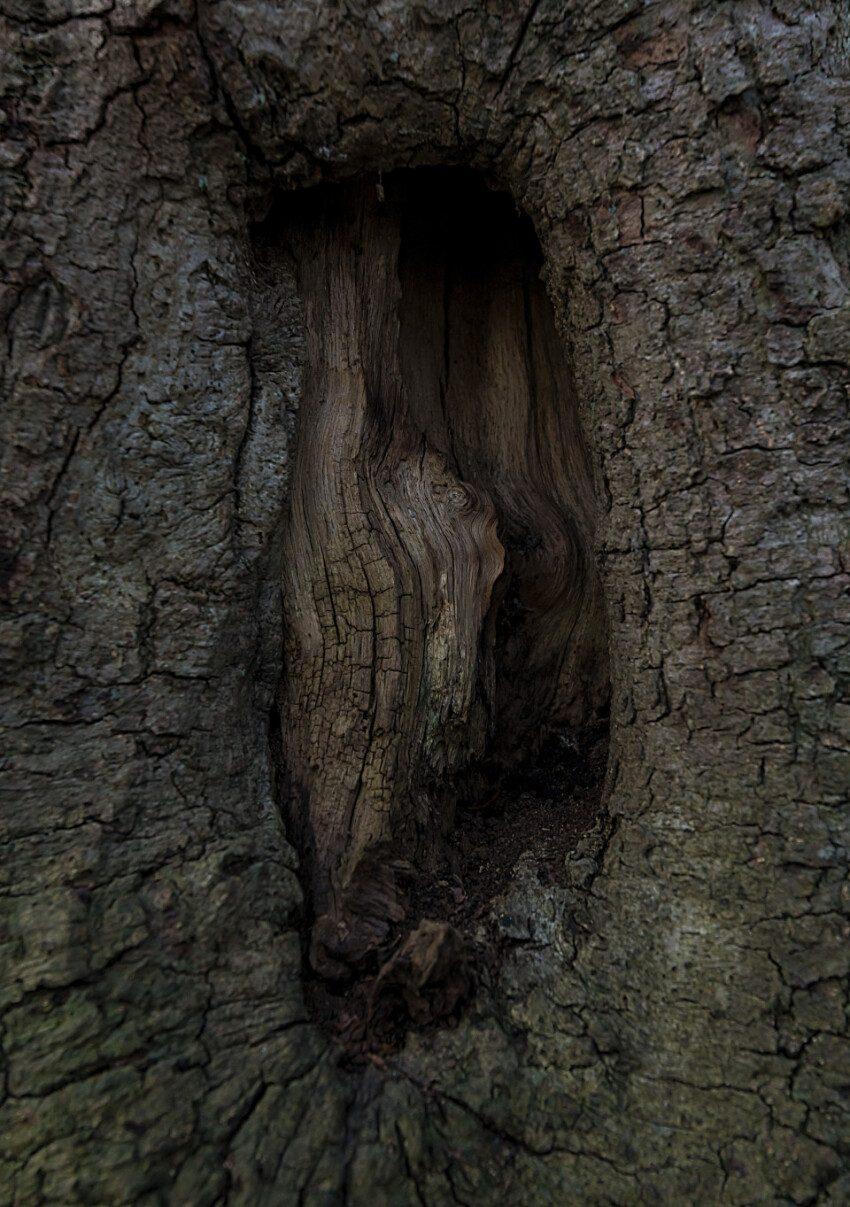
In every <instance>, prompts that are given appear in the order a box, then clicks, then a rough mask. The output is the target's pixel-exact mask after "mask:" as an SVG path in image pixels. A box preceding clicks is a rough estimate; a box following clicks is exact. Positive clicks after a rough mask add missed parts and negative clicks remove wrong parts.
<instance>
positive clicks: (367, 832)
mask: <svg viewBox="0 0 850 1207" xmlns="http://www.w3.org/2000/svg"><path fill="white" fill-rule="evenodd" d="M473 179H474V178H473ZM380 189H381V196H380V198H379V195H378V190H377V187H376V183H375V180H374V179H372V178H369V179H366V180H364V181H362V182H360V183H358V184H357V185H355V186H348V187H345V188H343V187H342V186H331V187H330V188H329V189H326V190H323V191H316V190H312V191H307V192H306V193H304V194H303V196H299V197H297V198H296V200H295V201H294V202H290V203H289V205H287V204H286V203H285V202H284V204H283V205H282V207H281V211H282V212H281V211H277V212H273V214H272V216H271V217H270V218H268V219H267V220H266V222H265V223H264V226H263V230H264V234H265V237H266V238H267V239H268V240H270V241H272V246H271V247H266V246H263V245H261V246H259V247H258V249H257V253H256V254H257V257H258V260H259V261H261V262H263V263H265V264H266V265H270V264H274V250H273V247H274V241H275V240H277V241H280V240H283V241H284V243H285V244H286V245H288V247H289V249H290V253H291V254H292V256H293V257H294V259H295V262H296V264H297V266H298V280H299V291H300V294H301V296H302V297H303V299H304V306H305V312H304V324H305V330H306V357H307V361H306V365H307V367H306V372H305V380H304V388H303V392H302V397H301V402H300V409H299V436H298V447H297V453H296V456H295V459H294V469H293V478H292V491H291V497H292V501H291V506H290V514H289V517H288V520H287V522H286V526H285V537H284V543H283V553H282V557H283V578H282V585H283V608H284V627H285V634H286V640H285V647H284V676H283V681H282V687H281V722H282V734H283V753H284V758H285V763H286V774H287V777H288V781H289V783H290V795H291V800H292V804H291V808H290V816H291V818H292V824H293V834H294V837H295V838H296V840H297V841H298V844H299V847H300V848H301V850H302V851H303V852H304V853H305V856H306V858H307V861H308V864H309V867H310V873H311V876H310V878H311V881H312V884H313V897H314V908H315V911H316V915H317V922H316V924H315V927H314V929H313V944H312V948H311V959H312V962H313V964H314V965H315V967H316V968H317V969H318V970H319V971H324V972H327V973H329V974H334V973H340V972H342V971H343V969H344V963H343V962H345V961H347V962H349V963H351V964H356V963H358V962H360V961H362V960H363V958H364V957H365V956H366V955H368V954H370V953H374V950H375V948H376V947H377V946H379V945H382V944H384V943H385V942H386V941H387V940H388V938H389V937H390V936H391V933H392V927H393V925H394V924H397V923H398V922H400V921H401V919H402V918H403V916H404V903H403V902H404V892H403V886H402V884H401V883H399V881H400V879H401V880H403V877H404V873H405V870H407V871H409V870H410V869H411V867H413V866H415V867H417V868H427V866H428V865H429V862H431V861H432V857H433V854H434V848H435V844H436V843H438V842H439V840H440V839H441V837H443V836H444V834H445V832H446V829H447V827H448V826H449V825H450V824H451V821H452V811H451V789H452V776H453V775H454V774H456V773H457V772H459V771H462V770H463V769H464V768H465V767H467V766H468V765H469V763H470V762H471V760H472V759H473V758H474V757H475V756H481V755H483V754H484V751H485V743H486V740H487V738H488V737H493V738H494V739H495V745H496V746H497V748H498V749H499V750H500V751H501V752H502V753H503V754H504V753H506V752H507V751H508V750H510V749H511V748H513V749H514V750H516V749H517V748H518V749H519V750H520V751H522V750H523V749H524V748H527V747H528V746H530V745H532V744H533V743H534V742H535V741H540V740H541V738H542V737H545V736H546V734H547V733H548V732H549V730H550V729H551V728H553V727H557V728H559V729H562V730H563V729H564V728H565V727H569V726H573V727H580V726H581V725H582V724H585V723H587V722H588V721H590V720H592V719H593V718H594V717H595V716H596V715H597V713H598V711H599V710H600V709H601V707H602V706H603V705H604V704H605V703H606V700H607V687H608V683H607V658H606V652H605V644H604V641H605V634H604V621H603V620H602V618H601V617H600V615H599V611H600V606H599V588H598V583H597V580H596V577H595V574H594V570H593V545H592V538H593V520H594V512H595V508H594V504H593V485H592V480H591V477H590V470H589V464H588V458H587V452H586V448H585V445H584V442H583V439H582V436H581V432H580V429H579V427H578V421H577V415H576V408H575V394H574V390H572V389H571V388H570V382H569V377H568V374H567V372H566V366H565V365H564V364H563V355H562V352H561V349H560V346H559V344H558V340H557V336H556V333H555V330H554V325H553V320H552V316H551V308H550V306H549V304H548V300H547V299H546V297H545V294H544V293H543V290H542V287H541V285H540V283H539V281H538V280H537V279H536V276H535V273H534V266H533V264H529V263H526V258H527V256H528V254H529V249H528V247H527V246H526V245H525V244H526V242H530V244H531V255H532V256H533V255H535V253H536V254H538V255H539V252H537V249H536V247H535V244H534V240H533V235H530V233H527V232H525V231H524V228H522V227H521V224H520V223H519V222H518V220H517V217H516V214H515V209H514V206H513V203H512V202H511V200H510V198H509V196H508V195H503V196H500V197H499V198H498V199H495V198H494V196H493V194H492V193H491V192H490V191H489V190H487V189H486V188H485V187H484V185H483V183H481V182H480V181H475V182H474V183H473V180H471V179H470V178H469V177H468V176H467V175H464V174H463V173H460V174H458V173H451V172H448V173H436V174H434V173H428V172H424V173H423V172H421V171H420V172H419V173H413V174H410V173H408V174H407V175H402V176H399V175H394V176H392V177H390V176H387V177H384V179H383V183H382V184H381V186H380ZM293 209H294V213H292V214H290V211H291V210H293ZM521 232H522V233H526V234H527V240H526V241H524V240H523V239H522V237H521ZM280 254H283V253H281V252H278V255H280ZM278 271H279V269H278ZM267 276H268V277H269V279H270V280H273V279H274V276H275V270H274V269H273V268H272V270H271V272H270V273H268V272H267ZM500 538H501V539H500ZM502 540H504V541H506V542H507V543H508V546H509V553H508V555H507V558H506V551H505V548H504V547H503V545H502V543H501V541H502ZM506 561H507V563H508V564H507V566H506ZM508 592H510V593H511V595H512V597H513V603H512V608H511V612H512V613H513V615H512V616H511V617H506V616H505V614H506V612H507V611H508V609H507V607H505V606H504V605H503V607H502V609H501V611H500V609H499V605H500V603H502V601H503V599H504V596H505V595H506V593H508ZM500 628H503V629H505V630H506V631H505V632H504V633H501V634H500V633H499V632H498V631H497V630H499V629H500ZM497 695H500V696H501V699H500V700H498V707H497Z"/></svg>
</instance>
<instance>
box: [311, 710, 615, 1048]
mask: <svg viewBox="0 0 850 1207" xmlns="http://www.w3.org/2000/svg"><path fill="white" fill-rule="evenodd" d="M607 758H608V731H607V725H601V724H600V725H597V726H592V727H589V728H588V729H586V730H585V731H584V732H583V734H582V735H581V736H580V737H579V738H578V739H574V738H572V737H569V738H567V737H562V736H557V735H556V736H553V737H551V738H550V739H549V740H548V741H547V742H546V744H545V745H544V747H543V748H542V750H541V751H540V753H539V754H538V755H537V756H535V757H534V758H532V759H529V760H528V761H527V762H526V763H524V764H523V765H522V766H521V767H519V768H517V769H515V770H513V771H510V772H507V773H506V772H505V771H504V769H498V768H497V767H496V765H495V764H493V765H492V766H488V765H486V764H485V765H484V766H483V767H481V768H479V772H478V775H477V777H476V779H477V785H476V788H477V790H476V791H475V792H474V794H473V793H472V792H470V793H469V794H468V795H466V796H463V795H462V796H460V797H459V799H458V802H457V811H456V815H455V826H454V829H453V830H452V832H451V833H450V834H449V836H448V839H447V842H446V844H445V847H444V850H443V852H442V856H441V859H440V862H439V864H438V866H437V869H436V870H435V871H431V872H427V873H417V874H415V875H414V876H413V877H412V878H411V881H410V884H409V886H408V893H407V896H408V910H407V925H406V927H405V929H404V932H403V933H402V934H401V935H400V936H399V937H398V939H397V941H396V943H395V945H394V947H393V949H391V950H390V951H389V952H387V953H386V957H385V959H384V961H383V962H382V963H381V964H380V966H376V967H375V968H374V969H373V970H372V972H371V974H370V975H367V976H363V977H361V978H359V979H358V980H356V981H353V982H350V983H347V984H345V985H339V984H333V983H330V982H328V981H326V980H324V979H322V978H321V977H317V976H312V977H308V979H307V981H306V983H305V996H306V1002H307V1008H308V1011H309V1013H310V1016H311V1018H312V1019H313V1021H314V1022H315V1023H316V1024H317V1025H318V1026H319V1027H320V1028H321V1029H322V1030H323V1031H324V1032H325V1033H326V1034H327V1035H329V1036H330V1037H331V1038H332V1039H333V1040H334V1041H335V1042H336V1043H338V1044H339V1045H340V1047H342V1048H343V1049H344V1051H345V1053H346V1058H347V1060H349V1061H350V1062H351V1063H353V1064H354V1065H357V1064H360V1063H362V1062H370V1063H371V1062H375V1061H377V1062H378V1063H380V1061H381V1060H382V1059H383V1058H384V1057H386V1056H389V1055H391V1054H392V1053H393V1052H395V1051H397V1050H398V1049H399V1048H400V1047H402V1046H403V1044H404V1042H405V1039H406V1037H407V1034H408V1031H409V1030H411V1029H412V1028H416V1029H418V1030H423V1031H426V1032H427V1031H429V1030H430V1031H435V1030H437V1029H439V1028H440V1027H445V1026H449V1027H452V1026H456V1025H457V1022H458V1020H459V1018H460V1016H461V1015H462V1013H463V1011H464V1009H465V1008H466V1007H467V1005H468V1003H469V1001H470V1000H471V999H472V998H473V997H474V996H475V993H476V990H479V989H480V988H481V986H482V984H484V983H489V982H490V981H491V980H492V978H493V974H494V973H495V971H496V970H497V968H498V965H499V961H500V955H501V951H500V949H501V945H502V942H503V940H501V939H500V938H499V934H498V928H497V926H496V921H497V919H496V918H495V916H494V911H493V905H494V903H495V902H496V900H497V899H498V898H499V897H500V896H502V895H503V894H504V893H505V891H506V890H507V888H508V887H509V885H510V883H511V879H512V877H513V875H514V872H515V869H516V868H517V865H518V864H519V862H520V860H522V859H524V858H528V857H530V858H531V859H532V860H533V862H534V866H535V871H536V875H537V877H538V878H539V880H540V882H541V883H542V884H547V885H554V886H558V887H563V886H565V885H566V866H565V865H566V859H567V856H568V855H569V854H570V852H572V851H574V850H575V849H576V847H577V846H578V844H579V842H580V840H581V839H582V837H583V836H584V835H586V834H587V833H588V831H589V830H590V829H591V828H592V827H593V825H594V823H595V822H596V821H597V820H598V819H599V817H600V814H601V813H602V810H603V783H604V778H605V768H606V764H607ZM458 941H459V942H460V944H461V950H460V951H458V949H457V943H458ZM426 967H427V968H428V969H432V968H434V967H437V968H439V974H438V977H437V980H436V982H435V983H434V984H433V985H425V986H424V987H423V984H422V982H423V981H424V980H425V979H426V978H427V972H426V971H425V969H426ZM429 1003H430V1008H429ZM447 1005H449V1009H446V1006H447Z"/></svg>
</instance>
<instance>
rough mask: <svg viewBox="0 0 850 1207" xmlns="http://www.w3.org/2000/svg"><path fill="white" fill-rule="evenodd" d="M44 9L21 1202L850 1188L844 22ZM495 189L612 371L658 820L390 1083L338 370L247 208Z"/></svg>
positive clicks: (15, 989)
mask: <svg viewBox="0 0 850 1207" xmlns="http://www.w3.org/2000/svg"><path fill="white" fill-rule="evenodd" d="M491 9H492V11H491ZM0 11H2V12H3V14H4V17H3V27H2V46H3V55H4V59H3V63H4V66H3V73H2V82H1V83H0V89H2V93H3V102H4V107H5V111H6V114H7V118H6V125H5V127H4V143H3V152H2V154H3V159H2V167H3V179H4V198H5V209H4V216H3V227H2V229H3V238H4V249H3V259H4V274H3V277H2V293H0V306H2V311H3V315H4V327H3V334H2V339H3V352H4V358H3V366H4V387H3V410H2V423H3V431H4V439H5V441H6V443H5V445H4V453H3V456H4V461H3V476H2V492H3V495H4V523H3V560H2V575H3V578H2V581H3V590H4V597H5V600H6V603H5V605H4V612H3V626H4V640H3V651H4V659H5V661H6V667H5V668H4V675H3V683H4V689H3V691H4V709H5V714H4V715H5V720H6V723H7V725H8V730H7V733H6V735H5V737H4V742H3V754H2V757H3V790H4V798H5V799H4V808H3V816H2V826H3V833H2V837H3V844H4V851H3V864H2V866H3V872H2V875H3V893H4V895H3V899H2V924H0V938H2V944H3V953H4V966H3V972H2V976H0V990H2V995H3V998H2V1060H3V1072H4V1076H3V1084H2V1092H3V1101H2V1105H1V1106H0V1137H2V1139H0V1159H2V1166H0V1186H1V1187H2V1191H3V1195H4V1197H5V1198H6V1199H7V1200H10V1201H11V1202H14V1203H15V1204H18V1205H20V1207H30V1205H33V1207H35V1205H40V1204H48V1203H53V1204H70V1203H89V1204H104V1205H105V1204H119V1203H121V1204H125V1203H133V1204H138V1205H140V1207H141V1205H145V1207H152V1205H153V1204H162V1203H168V1204H174V1205H177V1204H185V1205H189V1204H191V1205H192V1207H211V1205H213V1204H225V1203H226V1204H229V1205H231V1207H236V1205H237V1204H240V1205H241V1204H245V1205H248V1204H250V1205H251V1207H256V1205H260V1204H266V1203H268V1204H276V1205H277V1204H284V1203H290V1202H291V1203H297V1202H301V1203H310V1204H318V1203H341V1202H349V1203H378V1202H388V1203H399V1204H406V1203H411V1204H422V1203H427V1204H429V1205H430V1204H440V1203H457V1202H472V1201H475V1202H485V1203H487V1202H491V1203H494V1204H495V1203H499V1204H503V1203H516V1204H519V1203H528V1202H534V1203H540V1204H545V1203H549V1202H552V1203H562V1202H564V1201H565V1200H567V1201H570V1200H571V1201H574V1202H579V1203H587V1204H596V1203H599V1204H604V1203H608V1204H617V1205H618V1207H619V1205H623V1204H630V1203H633V1204H638V1203H644V1202H665V1203H667V1202H670V1203H672V1202H677V1203H678V1202H693V1203H700V1204H702V1203H704V1204H713V1203H717V1202H722V1203H728V1204H740V1205H744V1204H756V1203H760V1204H764V1203H778V1204H786V1203H800V1204H802V1203H818V1204H828V1203H829V1204H840V1203H844V1202H846V1201H847V1199H848V1197H850V1173H848V1160H847V1158H848V1141H847V1136H848V1129H847V1094H848V1085H850V1043H848V1038H847V1010H848V989H847V977H848V962H850V943H848V909H850V899H848V892H847V875H846V873H847V843H848V826H847V815H846V804H847V799H846V798H847V783H848V779H850V776H848V759H847V747H848V727H850V726H848V721H849V720H850V710H848V705H847V702H846V684H847V676H848V672H849V671H850V667H848V662H847V622H848V606H847V585H848V574H847V552H846V533H847V520H846V510H845V509H846V504H847V490H846V485H847V484H846V460H845V459H846V453H847V426H846V413H847V385H848V364H849V363H850V355H848V347H850V304H848V296H847V284H848V273H849V272H850V266H849V265H848V243H850V240H848V217H847V213H848V184H849V183H850V165H848V159H847V150H846V148H847V135H848V124H850V97H848V88H847V83H846V80H847V72H848V37H850V27H849V26H848V18H847V14H846V9H845V7H844V6H843V5H841V4H838V3H835V4H829V3H822V2H817V3H812V4H806V3H799V2H796V0H795V3H793V4H792V3H790V2H788V0H774V2H773V3H770V4H768V3H760V2H759V0H742V2H741V3H739V4H735V5H731V4H723V5H718V4H715V3H700V2H698V0H669V2H667V3H650V4H644V3H642V2H640V3H639V2H638V0H625V2H622V0H618V2H617V3H613V2H612V3H608V2H606V0H601V2H599V3H597V4H594V5H587V4H584V3H577V2H576V3H573V2H568V3H560V2H559V3H557V4H556V3H549V2H548V0H535V2H534V3H531V4H528V5H525V6H524V7H519V6H517V7H516V8H514V7H513V6H512V5H509V4H505V5H500V6H498V11H497V10H496V9H495V7H494V6H489V5H486V4H483V3H482V4H470V3H469V2H468V0H467V2H465V3H462V4H461V3H458V4H455V3H453V2H452V0H446V2H439V3H438V2H437V0H433V2H431V3H429V2H426V0H423V2H422V3H417V4H414V3H402V2H401V0H386V2H382V3H378V4H376V5H370V6H359V5H355V4H349V5H347V6H337V5H332V4H330V3H328V4H321V3H310V4H304V5H300V4H283V3H281V4H279V5H278V4H274V3H266V4H260V3H257V4H240V3H237V2H236V0H220V2H218V3H213V2H212V0H206V2H203V3H200V4H199V5H198V9H197V11H196V10H195V9H194V8H193V6H192V5H191V4H190V3H188V2H184V0H166V2H165V3H158V2H157V0H40V2H38V3H35V2H33V0H3V2H2V4H0ZM449 163H453V164H464V165H469V166H471V167H473V168H475V169H477V170H480V171H482V172H484V173H486V174H488V175H489V176H490V177H491V178H492V179H493V180H494V181H495V182H497V183H498V184H500V185H501V186H503V187H506V188H508V189H509V190H510V192H511V193H512V194H513V196H514V198H515V199H516V201H517V202H518V203H519V204H520V205H521V206H522V207H523V208H524V209H525V210H526V212H527V213H528V214H529V215H530V216H531V218H532V220H533V222H534V225H535V228H536V230H537V233H538V236H539V239H540V242H541V246H542V248H543V253H544V258H545V278H546V283H547V288H548V291H549V295H550V297H551V299H552V302H553V304H554V308H555V313H556V316H557V319H558V323H559V328H560V332H561V336H562V338H563V340H564V344H565V347H566V348H567V349H568V352H569V356H570V359H571V363H572V366H573V370H574V373H575V378H576V388H577V394H578V398H579V404H580V407H581V409H582V414H583V419H584V424H585V429H586V432H587V435H588V438H589V440H590V442H591V445H592V448H593V456H594V462H595V472H596V476H597V481H598V489H599V494H600V499H601V503H602V516H601V520H600V528H599V533H598V556H599V560H600V565H601V568H602V576H603V586H604V594H605V600H606V607H607V613H608V621H609V631H610V650H611V656H612V682H613V716H612V766H611V774H610V788H611V797H610V808H611V811H612V815H613V818H614V831H613V835H612V836H611V837H610V839H609V841H608V843H607V846H605V848H604V850H603V849H601V847H600V848H598V849H595V850H594V849H590V848H588V849H587V850H585V851H580V852H578V853H577V856H576V858H575V859H574V860H572V861H571V869H572V870H571V880H572V882H573V884H574V888H573V889H572V890H569V891H563V890H555V889H546V888H544V887H542V886H541V885H540V884H539V883H538V882H537V880H536V878H535V874H534V868H533V866H531V865H529V863H528V862H527V861H525V862H523V863H521V865H520V866H519V868H518V869H517V873H516V876H515V878H514V880H513V882H512V883H511V884H509V885H506V886H505V895H504V898H503V900H502V907H501V908H500V910H499V911H498V914H499V918H500V919H501V920H502V925H503V928H504V934H505V940H506V952H507V953H508V954H507V956H506V958H505V960H504V961H503V964H502V967H501V972H500V977H499V981H498V984H497V985H496V986H495V988H494V990H493V994H492V996H488V997H487V998H486V999H484V998H481V999H479V1000H478V1002H477V1004H476V1006H475V1008H474V1009H473V1011H472V1013H471V1015H470V1017H469V1018H468V1019H467V1020H466V1021H465V1022H464V1023H463V1025H462V1026H461V1027H459V1028H458V1029H457V1030H455V1031H451V1032H448V1031H447V1032H445V1033H443V1034H441V1035H439V1036H437V1037H436V1038H432V1039H430V1040H427V1041H426V1040H424V1039H413V1040H411V1041H410V1043H409V1044H408V1046H407V1047H406V1049H405V1051H404V1052H403V1053H402V1054H401V1055H400V1056H398V1057H397V1058H395V1060H394V1061H393V1062H392V1064H391V1067H389V1068H387V1069H382V1068H379V1067H376V1068H374V1070H371V1071H370V1072H369V1073H368V1074H367V1075H363V1074H360V1075H354V1074H351V1073H348V1072H346V1071H345V1070H344V1068H342V1067H341V1066H340V1064H339V1060H338V1058H337V1056H336V1055H335V1053H334V1052H333V1051H332V1050H331V1048H330V1047H329V1045H328V1044H327V1043H326V1042H325V1041H323V1040H322V1038H321V1037H320V1036H319V1035H318V1034H317V1033H316V1032H315V1031H314V1029H313V1028H312V1027H311V1026H310V1025H309V1023H308V1022H307V1020H306V1018H305V1013H304V1008H303V1002H302V997H301V992H300V989H299V967H300V958H301V957H300V938H299V933H298V928H297V927H298V916H299V910H300V899H301V898H300V889H299V886H298V881H297V878H296V874H295V861H294V857H293V855H292V853H291V849H290V847H289V846H288V845H287V843H286V841H285V839H284V836H283V833H282V827H281V820H280V814H279V811H278V809H277V806H276V803H275V801H274V799H273V795H272V791H271V786H270V769H269V757H268V724H269V713H270V709H271V705H272V698H273V694H274V691H275V689H276V687H277V684H278V680H279V673H280V662H281V648H282V636H281V633H282V629H281V608H280V602H279V597H280V590H279V582H280V577H281V574H286V573H288V570H287V568H286V567H285V566H284V565H283V563H282V560H281V558H282V549H283V547H284V541H285V525H284V523H283V515H284V505H285V500H286V495H287V489H288V482H289V474H290V443H291V438H292V434H293V431H294V429H295V423H296V420H295V413H296V411H297V406H298V401H299V399H300V398H301V397H302V396H303V397H304V398H305V400H306V403H307V405H310V403H309V398H310V394H309V390H308V389H307V388H306V385H305V380H304V365H305V364H307V363H309V361H310V357H309V354H308V352H309V350H308V348H307V346H306V343H307V340H305V331H304V325H303V322H302V316H301V307H300V303H299V301H298V290H297V288H296V284H295V282H294V279H293V277H292V274H291V272H290V273H289V276H288V277H287V275H286V273H285V271H283V270H282V275H280V277H278V278H276V282H275V284H274V286H273V287H270V286H269V285H268V283H267V282H265V281H264V280H263V279H262V278H261V277H260V275H259V274H258V273H257V272H256V271H255V270H254V269H253V267H252V264H253V252H252V246H251V239H250V229H251V223H252V221H254V220H256V218H257V217H258V216H260V215H262V214H263V213H265V212H266V208H267V203H268V197H269V196H270V195H271V194H272V193H273V192H274V190H276V189H279V188H284V187H285V188H290V187H300V186H307V185H314V184H317V183H319V182H320V181H321V180H322V179H327V180H336V179H343V178H353V177H356V176H359V175H362V174H363V173H368V172H374V171H376V170H379V169H381V170H383V171H384V172H389V171H390V170H391V169H393V168H398V167H412V166H416V165H421V164H449ZM308 339H309V330H308ZM488 573H489V572H488Z"/></svg>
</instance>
